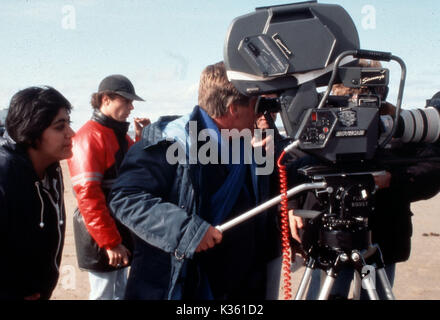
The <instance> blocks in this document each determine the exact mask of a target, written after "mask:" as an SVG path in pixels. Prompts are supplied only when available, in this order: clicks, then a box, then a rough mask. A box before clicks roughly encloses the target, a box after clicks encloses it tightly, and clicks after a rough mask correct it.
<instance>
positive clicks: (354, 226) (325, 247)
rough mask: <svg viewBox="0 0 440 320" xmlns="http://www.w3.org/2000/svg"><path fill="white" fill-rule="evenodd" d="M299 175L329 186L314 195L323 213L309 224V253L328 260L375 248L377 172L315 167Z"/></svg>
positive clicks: (305, 241)
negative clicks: (373, 222) (373, 216)
mask: <svg viewBox="0 0 440 320" xmlns="http://www.w3.org/2000/svg"><path fill="white" fill-rule="evenodd" d="M299 172H300V173H301V174H303V175H305V176H306V177H307V178H308V179H309V180H311V181H313V182H324V183H325V184H326V185H327V188H326V189H325V190H315V192H314V195H315V197H316V199H317V201H318V203H319V206H320V211H321V212H320V214H319V215H317V216H316V217H314V218H312V219H310V220H309V221H308V223H307V224H306V228H305V230H304V234H303V240H302V243H303V247H304V249H305V251H306V252H307V251H310V250H311V249H312V247H313V248H314V250H316V249H317V250H318V251H319V255H320V256H322V257H326V256H329V255H330V256H334V255H338V254H340V253H341V252H345V253H347V254H350V253H351V252H352V251H353V250H359V251H362V250H366V249H368V248H369V246H371V231H370V228H369V224H368V219H369V217H370V216H371V214H372V213H373V212H374V210H375V208H374V206H375V196H374V195H375V193H376V185H375V182H374V177H373V175H374V174H376V172H377V171H365V170H356V168H352V169H351V170H347V169H346V168H344V170H342V169H339V168H336V167H327V166H312V167H305V168H302V169H300V170H299ZM324 260H326V259H324Z"/></svg>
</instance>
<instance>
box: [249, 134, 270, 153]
mask: <svg viewBox="0 0 440 320" xmlns="http://www.w3.org/2000/svg"><path fill="white" fill-rule="evenodd" d="M251 144H252V147H254V148H258V147H261V148H262V147H264V148H265V149H266V153H273V152H274V149H275V148H274V140H273V135H267V136H266V137H265V138H264V139H258V138H256V137H255V136H253V137H252V140H251Z"/></svg>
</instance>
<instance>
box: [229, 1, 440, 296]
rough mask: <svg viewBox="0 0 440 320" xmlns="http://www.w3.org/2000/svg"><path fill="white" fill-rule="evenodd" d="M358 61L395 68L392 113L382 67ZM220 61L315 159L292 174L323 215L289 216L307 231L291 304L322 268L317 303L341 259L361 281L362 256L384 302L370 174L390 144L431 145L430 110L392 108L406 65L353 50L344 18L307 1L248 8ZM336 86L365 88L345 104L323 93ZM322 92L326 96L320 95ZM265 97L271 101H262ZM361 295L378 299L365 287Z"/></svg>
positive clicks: (437, 132)
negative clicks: (308, 226)
mask: <svg viewBox="0 0 440 320" xmlns="http://www.w3.org/2000/svg"><path fill="white" fill-rule="evenodd" d="M361 58H364V59H371V60H377V61H386V62H389V61H394V62H397V63H398V65H399V66H400V69H401V76H400V84H399V89H398V94H397V102H396V104H395V109H394V110H393V112H392V114H384V112H383V111H384V106H385V104H386V102H385V98H386V94H387V88H388V83H389V78H390V72H389V70H388V69H386V68H382V67H380V68H369V67H359V66H358V64H357V61H358V60H357V59H361ZM224 62H225V66H226V69H227V74H228V78H229V80H230V81H231V82H232V83H233V84H234V86H235V87H236V88H237V89H238V90H239V91H240V92H241V93H243V94H245V95H258V96H263V97H262V98H260V99H259V102H258V105H257V109H258V112H261V113H264V112H265V113H268V112H274V111H279V112H280V114H281V119H282V122H283V126H284V128H285V131H286V133H287V135H288V137H289V138H291V139H292V141H293V143H292V144H291V145H290V146H289V147H287V148H286V149H285V151H286V152H287V151H290V150H291V149H293V148H296V149H299V150H301V151H303V152H306V153H308V154H310V155H313V156H315V157H316V158H317V159H319V160H320V165H316V166H309V167H305V168H302V169H300V170H299V172H301V173H302V174H303V175H304V176H305V177H306V178H307V180H308V181H309V182H311V183H322V186H323V187H321V188H320V189H316V190H314V192H315V194H316V196H317V198H318V199H319V201H320V203H321V204H322V206H323V207H324V210H322V211H320V212H312V211H307V212H299V213H298V214H299V215H302V216H303V217H305V218H308V219H310V221H311V223H312V224H314V226H315V228H314V229H313V230H314V231H313V232H310V233H309V234H305V239H306V242H307V243H308V250H309V251H308V255H309V259H308V269H307V271H306V273H305V276H304V279H303V281H302V283H301V287H300V290H299V292H298V295H297V298H301V297H302V296H303V294H304V292H303V291H304V289H305V287H306V285H307V282H308V281H309V279H310V270H311V269H313V268H316V267H317V268H321V269H323V270H326V272H327V275H328V278H327V279H326V281H325V283H324V287H323V290H322V291H321V294H320V298H322V299H325V298H328V295H329V293H330V290H331V286H332V285H333V282H334V280H335V278H336V276H337V273H338V271H339V269H340V268H341V266H342V265H343V264H344V263H350V264H351V265H352V266H353V267H354V268H355V269H356V270H357V271H358V272H359V274H360V275H362V278H364V276H365V272H363V271H362V269H363V267H364V266H365V265H366V262H365V261H366V260H367V259H370V258H371V259H374V261H373V262H374V264H375V265H376V267H377V268H378V273H379V275H380V276H381V279H382V278H383V279H384V280H383V281H384V286H385V287H386V288H387V289H388V290H387V295H388V297H389V298H393V295H392V292H391V288H390V286H389V283H388V284H387V283H386V282H387V279H386V275H385V276H384V272H383V261H382V259H381V254H380V250H378V248H377V247H375V246H373V245H372V243H371V231H370V229H369V225H368V218H369V216H370V215H371V214H373V212H374V194H375V192H376V186H375V183H374V175H376V174H380V173H381V172H382V171H383V170H384V168H383V163H384V159H385V158H388V155H387V152H388V150H389V148H390V146H391V145H392V143H394V142H395V141H400V142H403V143H408V142H429V143H430V142H436V141H437V140H438V139H439V136H440V116H439V111H438V109H437V107H432V106H428V107H427V108H424V109H413V110H403V111H402V110H401V103H402V97H403V91H404V86H405V78H406V67H405V63H404V62H403V60H402V59H400V58H399V57H397V56H394V55H392V54H391V53H387V52H378V51H369V50H361V49H360V45H359V37H358V33H357V30H356V27H355V25H354V23H353V21H352V19H351V17H350V16H349V15H348V13H347V12H346V11H345V10H344V9H343V8H342V7H340V6H338V5H333V4H319V3H317V2H316V1H309V2H302V3H294V4H290V5H280V6H270V7H262V8H257V9H256V10H255V12H253V13H250V14H247V15H244V16H241V17H238V18H236V19H235V20H234V21H233V22H232V24H231V25H230V28H229V30H228V32H227V37H226V42H225V47H224ZM336 83H342V84H344V86H346V87H349V88H364V89H367V90H365V92H366V93H365V94H362V95H359V96H357V97H355V98H354V99H353V97H338V96H332V95H331V94H330V93H331V91H332V86H333V84H336ZM324 86H327V88H326V90H325V91H324V92H319V91H318V88H320V87H324ZM273 93H276V94H277V98H264V95H268V94H273ZM306 233H307V232H306ZM368 292H369V294H370V297H371V298H372V299H375V298H377V294H376V293H375V290H374V289H373V288H372V287H371V286H370V290H369V291H368Z"/></svg>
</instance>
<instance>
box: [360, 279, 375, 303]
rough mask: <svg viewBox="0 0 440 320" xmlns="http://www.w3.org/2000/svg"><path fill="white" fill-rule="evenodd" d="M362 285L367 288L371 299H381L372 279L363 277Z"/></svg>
mask: <svg viewBox="0 0 440 320" xmlns="http://www.w3.org/2000/svg"><path fill="white" fill-rule="evenodd" d="M362 285H363V287H364V288H365V290H367V293H368V296H369V297H370V300H379V295H378V294H377V291H376V288H375V286H374V285H373V282H372V281H371V279H369V278H367V277H364V279H362Z"/></svg>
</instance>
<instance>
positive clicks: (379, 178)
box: [374, 171, 391, 189]
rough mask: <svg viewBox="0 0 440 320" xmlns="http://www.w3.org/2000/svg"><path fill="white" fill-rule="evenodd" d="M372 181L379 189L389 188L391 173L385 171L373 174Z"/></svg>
mask: <svg viewBox="0 0 440 320" xmlns="http://www.w3.org/2000/svg"><path fill="white" fill-rule="evenodd" d="M374 183H375V184H376V186H377V187H378V188H379V189H384V188H389V187H390V183H391V173H389V172H388V171H385V173H384V174H380V175H375V176H374Z"/></svg>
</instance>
